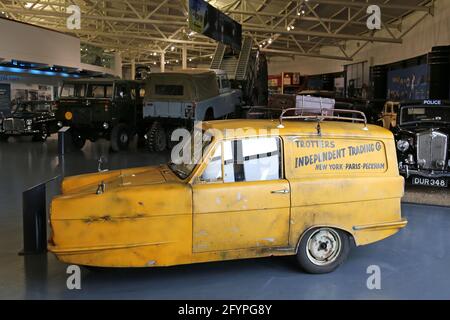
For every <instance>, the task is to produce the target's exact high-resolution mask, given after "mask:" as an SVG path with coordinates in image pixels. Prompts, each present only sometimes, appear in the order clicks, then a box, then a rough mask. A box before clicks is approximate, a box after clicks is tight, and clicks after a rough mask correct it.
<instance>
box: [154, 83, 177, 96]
mask: <svg viewBox="0 0 450 320" xmlns="http://www.w3.org/2000/svg"><path fill="white" fill-rule="evenodd" d="M155 94H157V95H159V96H183V95H184V86H182V85H173V84H157V85H155Z"/></svg>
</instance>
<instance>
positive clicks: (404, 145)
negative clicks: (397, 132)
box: [397, 140, 409, 152]
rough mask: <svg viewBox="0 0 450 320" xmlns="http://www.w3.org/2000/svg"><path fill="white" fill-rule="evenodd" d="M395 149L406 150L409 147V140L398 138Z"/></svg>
mask: <svg viewBox="0 0 450 320" xmlns="http://www.w3.org/2000/svg"><path fill="white" fill-rule="evenodd" d="M397 149H398V150H399V151H401V152H405V151H407V150H408V149H409V142H408V141H406V140H398V141H397Z"/></svg>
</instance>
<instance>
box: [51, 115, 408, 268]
mask: <svg viewBox="0 0 450 320" xmlns="http://www.w3.org/2000/svg"><path fill="white" fill-rule="evenodd" d="M277 124H278V122H276V121H271V120H229V121H214V122H207V123H204V126H205V128H210V129H211V128H213V129H215V130H217V131H219V132H225V131H227V135H226V139H242V138H247V137H254V136H255V129H256V130H262V131H263V132H269V135H274V136H277V137H280V139H281V142H282V143H281V145H282V148H281V149H282V150H283V154H282V161H283V179H281V180H276V181H253V182H236V183H203V182H202V183H201V182H199V179H198V177H199V176H200V175H201V174H202V172H203V170H204V169H205V167H206V166H207V164H208V161H209V159H210V158H211V157H212V153H213V152H214V150H215V149H216V148H218V147H220V146H221V143H222V141H223V140H222V139H220V138H219V139H214V140H213V142H212V143H211V144H210V146H209V147H208V148H207V150H206V152H205V154H204V158H203V160H202V161H201V162H200V164H198V165H197V166H196V167H195V168H194V170H193V171H192V173H191V175H190V176H189V177H188V178H186V179H181V178H179V177H178V176H177V175H175V174H174V173H173V172H172V170H171V169H170V168H169V167H168V166H158V167H142V168H134V169H126V170H117V171H110V172H102V173H93V174H86V175H81V176H75V177H69V178H66V179H64V181H63V183H62V194H61V195H60V196H57V197H55V198H54V199H53V201H52V204H51V213H50V223H51V228H52V237H51V239H50V241H49V246H48V249H49V250H50V251H51V252H53V253H54V254H55V255H56V256H57V257H58V259H59V260H61V261H63V262H66V263H71V264H79V265H88V266H107V267H148V266H170V265H178V264H190V263H197V262H207V261H218V260H229V259H240V258H251V257H263V256H271V255H295V254H296V252H297V246H298V244H299V241H300V239H301V237H302V235H303V234H304V233H305V232H306V231H307V230H309V229H311V228H314V227H319V226H330V227H334V228H338V229H341V230H344V231H346V232H347V233H348V234H349V235H351V236H352V237H353V239H354V242H355V244H356V245H365V244H369V243H373V242H376V241H379V240H382V239H384V238H386V237H389V236H391V235H393V234H395V233H396V232H398V231H399V230H400V229H401V228H403V227H404V226H405V225H406V223H407V222H406V221H405V220H404V219H402V217H401V208H400V201H401V198H402V196H403V190H404V180H403V178H402V177H401V176H400V175H399V172H398V168H397V159H396V151H395V143H394V139H393V136H392V133H391V132H389V131H388V130H386V129H383V128H381V127H378V126H368V130H364V129H363V125H361V124H353V123H344V122H323V123H321V133H320V134H318V130H317V124H316V123H315V122H305V121H287V122H285V123H284V127H283V128H277ZM231 129H238V130H236V131H235V132H236V133H235V134H234V136H233V135H230V130H231ZM247 129H251V130H247ZM224 139H225V138H224ZM324 157H325V158H324ZM324 159H327V160H328V161H322V162H321V163H318V162H317V161H318V160H324ZM315 161H316V162H315ZM99 184H103V185H104V192H101V193H99V194H97V192H96V191H97V190H98V188H99ZM274 190H289V193H273V191H274Z"/></svg>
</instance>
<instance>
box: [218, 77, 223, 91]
mask: <svg viewBox="0 0 450 320" xmlns="http://www.w3.org/2000/svg"><path fill="white" fill-rule="evenodd" d="M217 87H218V88H219V90H220V89H222V87H221V86H220V77H217Z"/></svg>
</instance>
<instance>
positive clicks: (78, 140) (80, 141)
mask: <svg viewBox="0 0 450 320" xmlns="http://www.w3.org/2000/svg"><path fill="white" fill-rule="evenodd" d="M71 136H72V145H73V146H74V147H75V148H77V149H79V150H81V149H83V147H84V145H85V143H86V138H85V137H83V136H82V135H81V133H79V132H77V131H72V133H71Z"/></svg>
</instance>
